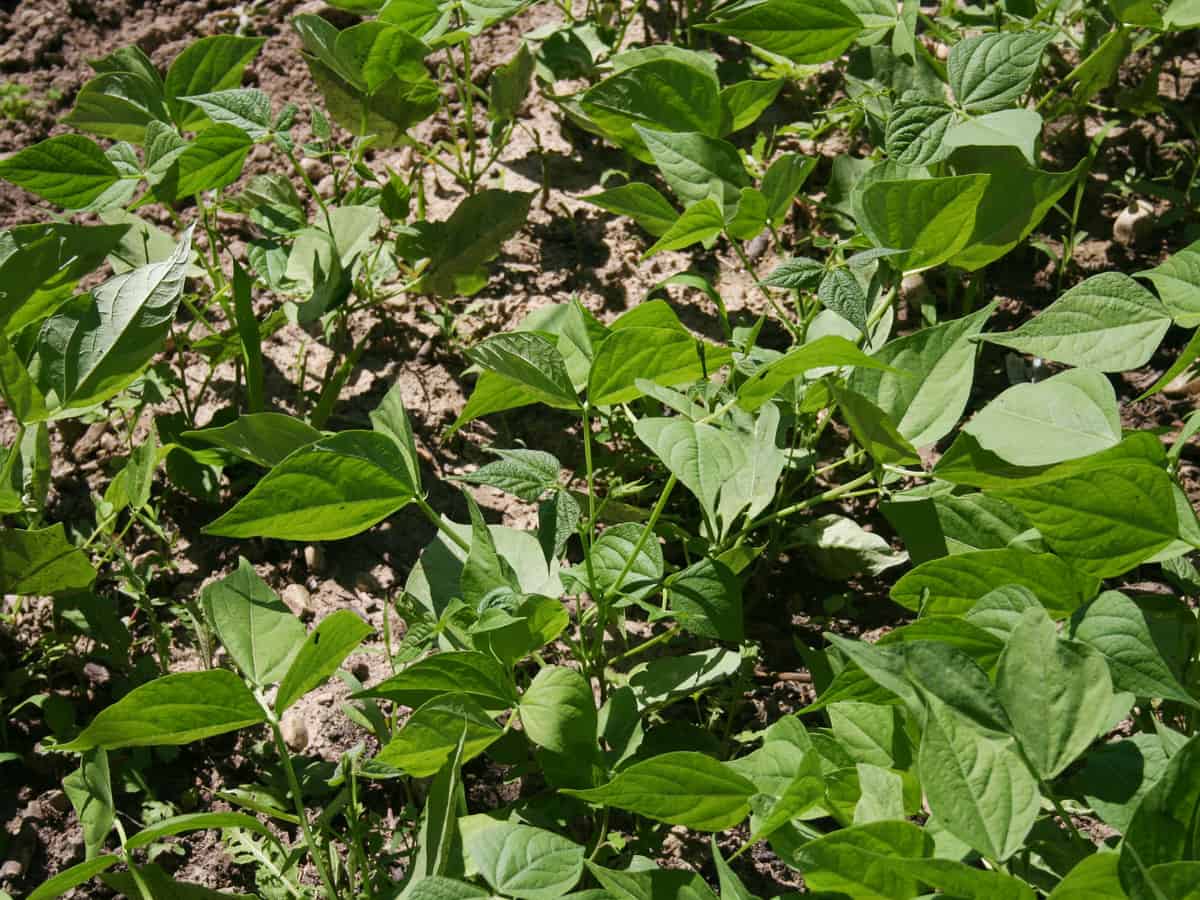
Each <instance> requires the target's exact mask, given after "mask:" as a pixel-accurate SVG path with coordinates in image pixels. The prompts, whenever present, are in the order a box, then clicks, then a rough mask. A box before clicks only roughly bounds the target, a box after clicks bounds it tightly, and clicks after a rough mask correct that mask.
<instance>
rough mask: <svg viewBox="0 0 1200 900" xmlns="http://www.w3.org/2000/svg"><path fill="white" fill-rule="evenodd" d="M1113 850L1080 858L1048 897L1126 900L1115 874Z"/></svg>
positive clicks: (1072, 899) (1071, 899)
mask: <svg viewBox="0 0 1200 900" xmlns="http://www.w3.org/2000/svg"><path fill="white" fill-rule="evenodd" d="M1119 858H1120V857H1119V855H1118V854H1116V853H1094V854H1092V855H1091V856H1085V857H1084V858H1083V859H1081V860H1080V861H1079V863H1078V865H1076V866H1075V867H1074V868H1073V869H1071V871H1070V872H1068V873H1067V874H1066V875H1065V876H1064V877H1063V880H1062V881H1060V882H1059V883H1058V884H1057V886H1055V888H1054V890H1053V891H1051V892H1050V896H1049V898H1047V900H1128V898H1127V897H1126V894H1125V891H1123V890H1122V889H1121V881H1120V879H1119V878H1118V877H1117V860H1118V859H1119Z"/></svg>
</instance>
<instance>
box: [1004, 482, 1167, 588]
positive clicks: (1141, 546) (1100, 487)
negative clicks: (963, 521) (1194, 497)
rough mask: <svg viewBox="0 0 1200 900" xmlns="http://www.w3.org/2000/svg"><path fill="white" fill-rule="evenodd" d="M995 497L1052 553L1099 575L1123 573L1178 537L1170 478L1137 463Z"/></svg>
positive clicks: (1103, 576) (1083, 569) (1045, 483)
mask: <svg viewBox="0 0 1200 900" xmlns="http://www.w3.org/2000/svg"><path fill="white" fill-rule="evenodd" d="M1000 496H1001V497H1002V498H1003V499H1004V500H1006V501H1008V502H1009V503H1011V504H1012V505H1013V506H1015V507H1016V508H1017V509H1019V510H1020V511H1021V512H1023V513H1024V514H1025V516H1026V517H1027V518H1028V519H1029V521H1030V522H1032V523H1033V525H1034V527H1035V528H1037V530H1038V531H1039V532H1040V533H1041V535H1042V537H1043V538H1044V539H1045V541H1046V543H1047V544H1049V545H1050V548H1051V549H1052V550H1054V552H1055V553H1057V554H1058V555H1059V556H1062V557H1063V558H1064V559H1066V560H1067V561H1068V562H1070V563H1071V565H1073V566H1074V567H1075V568H1076V569H1078V570H1079V571H1081V572H1086V573H1089V574H1091V575H1096V576H1098V577H1101V578H1106V577H1109V576H1112V575H1120V574H1122V573H1124V572H1127V571H1128V570H1130V569H1132V568H1133V567H1135V566H1137V565H1138V564H1139V563H1142V562H1144V561H1145V560H1147V559H1149V558H1150V557H1152V556H1154V554H1155V553H1157V552H1158V551H1159V550H1162V549H1163V548H1164V547H1166V546H1167V545H1168V544H1170V543H1171V542H1172V541H1174V540H1175V539H1176V538H1177V537H1178V536H1179V520H1178V518H1177V516H1176V513H1175V498H1174V493H1173V488H1172V481H1171V476H1169V475H1168V474H1167V473H1166V472H1165V471H1163V470H1162V469H1160V468H1158V467H1156V466H1150V465H1146V464H1145V463H1141V462H1128V463H1124V464H1116V465H1110V466H1102V467H1101V466H1097V467H1094V468H1092V469H1091V470H1089V471H1088V472H1086V473H1081V474H1078V475H1072V476H1068V477H1066V478H1061V479H1058V480H1055V481H1048V482H1042V483H1040V484H1038V485H1036V486H1034V485H1030V486H1028V487H1018V488H1015V489H1011V490H1007V491H1004V492H1003V493H1001V494H1000Z"/></svg>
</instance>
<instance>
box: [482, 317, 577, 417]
mask: <svg viewBox="0 0 1200 900" xmlns="http://www.w3.org/2000/svg"><path fill="white" fill-rule="evenodd" d="M468 355H469V356H470V357H471V360H472V361H473V362H474V363H475V364H476V365H478V366H480V367H482V368H483V369H485V370H487V371H489V372H495V373H496V374H497V375H501V376H503V377H504V378H506V379H508V380H509V381H512V382H515V383H517V384H519V385H520V386H521V387H522V389H524V390H525V391H526V392H527V393H528V394H530V395H531V396H534V397H536V398H537V399H538V400H539V401H540V402H542V403H545V404H547V405H548V406H555V407H559V408H565V409H574V408H577V407H578V406H579V398H578V397H577V396H576V395H575V387H574V385H572V384H571V377H570V375H568V374H567V366H566V363H565V362H564V361H563V358H562V354H561V353H560V352H559V350H558V347H556V346H555V345H554V344H553V343H552V342H551V341H550V340H549V339H548V338H546V337H544V336H543V335H541V334H538V333H535V332H532V331H510V332H506V333H504V334H497V335H493V336H492V337H490V338H487V339H485V340H483V341H481V342H480V343H478V344H476V345H475V346H474V347H472V348H471V349H470V350H469V351H468Z"/></svg>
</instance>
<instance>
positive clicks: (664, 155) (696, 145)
mask: <svg viewBox="0 0 1200 900" xmlns="http://www.w3.org/2000/svg"><path fill="white" fill-rule="evenodd" d="M634 130H635V131H636V132H637V134H638V136H639V137H640V138H641V139H642V141H643V142H644V143H645V144H646V147H647V149H649V151H650V155H651V156H652V157H654V163H655V165H657V166H658V169H659V171H660V172H662V176H663V180H665V181H666V182H667V184H668V185H669V186H670V188H671V190H673V191H674V192H675V193H676V194H677V195H678V197H679V199H680V200H682V201H683V203H684V205H685V206H690V205H691V204H693V203H699V202H700V201H701V200H705V199H707V198H708V197H715V198H716V199H717V201H718V202H719V203H720V204H721V207H722V209H723V210H724V213H725V214H726V215H732V214H733V211H734V210H735V209H736V208H737V204H738V200H740V199H741V190H742V188H744V187H750V186H751V184H750V176H749V175H748V174H747V173H746V167H745V166H744V165H742V159H741V157H740V156H739V155H738V151H737V149H736V148H735V147H734V146H733V145H732V144H729V143H726V142H725V141H722V140H718V139H717V138H713V137H709V136H708V135H706V134H702V133H700V132H694V131H692V132H689V131H679V132H668V131H656V130H652V129H649V128H643V127H642V126H641V125H635V126H634Z"/></svg>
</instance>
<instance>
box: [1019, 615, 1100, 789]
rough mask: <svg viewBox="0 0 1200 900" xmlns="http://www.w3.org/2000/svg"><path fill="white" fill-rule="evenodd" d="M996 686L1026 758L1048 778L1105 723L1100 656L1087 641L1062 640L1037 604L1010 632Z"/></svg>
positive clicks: (1087, 743) (1094, 736) (1038, 773)
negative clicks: (1082, 642)
mask: <svg viewBox="0 0 1200 900" xmlns="http://www.w3.org/2000/svg"><path fill="white" fill-rule="evenodd" d="M996 691H997V693H998V694H999V695H1000V701H1001V702H1002V703H1003V704H1004V709H1005V711H1007V713H1008V716H1009V719H1010V720H1011V721H1012V724H1013V729H1014V734H1015V735H1016V738H1017V740H1018V742H1019V743H1020V744H1021V749H1022V750H1023V751H1024V752H1025V758H1026V759H1027V760H1029V762H1030V764H1031V765H1032V766H1033V768H1034V771H1035V772H1036V773H1037V775H1038V777H1040V778H1042V779H1043V780H1046V781H1049V780H1050V779H1052V778H1054V777H1055V776H1056V775H1058V774H1059V773H1060V772H1062V770H1063V769H1065V768H1066V767H1067V766H1069V765H1070V764H1071V763H1073V762H1074V761H1075V759H1076V758H1077V757H1079V756H1080V755H1081V754H1082V753H1083V752H1084V751H1085V750H1086V749H1087V748H1088V747H1089V746H1090V745H1091V743H1092V741H1094V740H1096V738H1097V737H1099V735H1100V734H1101V733H1102V732H1103V731H1104V729H1105V728H1107V726H1108V724H1109V707H1110V706H1111V705H1112V699H1113V691H1112V681H1111V680H1110V678H1109V674H1108V665H1107V663H1106V662H1105V661H1104V657H1103V656H1102V655H1101V654H1100V653H1099V652H1097V651H1096V650H1093V649H1092V648H1091V647H1089V646H1087V645H1086V644H1078V643H1075V642H1072V641H1060V640H1059V639H1058V633H1057V629H1056V628H1055V627H1054V622H1053V620H1051V618H1050V617H1049V616H1048V615H1046V613H1045V611H1043V610H1040V609H1029V610H1026V611H1025V612H1024V613H1023V614H1022V615H1021V619H1020V621H1018V622H1017V625H1016V627H1015V628H1014V629H1013V631H1012V634H1011V635H1009V638H1008V643H1007V645H1006V646H1005V648H1004V652H1003V653H1002V654H1001V656H1000V663H999V666H998V668H997V671H996Z"/></svg>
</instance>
